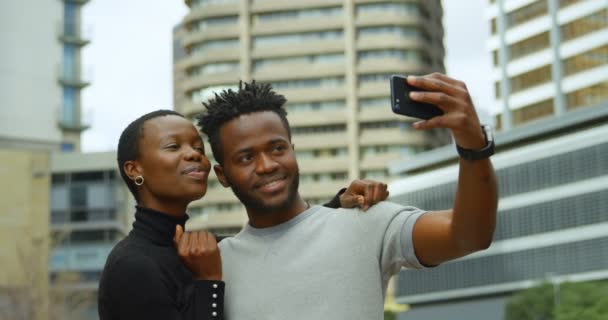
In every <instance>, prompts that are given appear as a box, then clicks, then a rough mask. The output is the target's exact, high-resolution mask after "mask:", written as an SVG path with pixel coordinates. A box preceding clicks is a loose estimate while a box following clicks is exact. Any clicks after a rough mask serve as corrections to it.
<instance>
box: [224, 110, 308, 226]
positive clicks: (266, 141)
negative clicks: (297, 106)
mask: <svg viewBox="0 0 608 320" xmlns="http://www.w3.org/2000/svg"><path fill="white" fill-rule="evenodd" d="M220 143H221V145H222V147H221V150H222V155H223V159H224V161H223V164H222V165H221V166H220V165H216V167H215V171H216V174H217V176H218V178H219V179H220V181H221V182H222V184H223V185H224V186H226V187H227V186H230V187H231V188H232V191H233V192H234V194H235V195H236V196H237V198H239V200H240V201H241V202H242V203H243V205H245V207H246V208H247V209H248V211H250V212H251V211H253V212H256V213H257V214H269V213H273V212H279V211H283V210H286V209H288V208H290V206H292V205H294V203H295V200H296V198H297V194H298V182H299V176H298V163H297V161H296V158H295V155H294V151H293V146H292V145H291V141H290V140H289V134H288V132H287V129H286V128H285V126H284V125H283V122H282V121H281V118H280V117H279V116H278V115H277V114H275V113H274V112H270V111H264V112H254V113H250V114H245V115H242V116H240V117H238V118H235V119H233V120H231V121H229V122H227V123H226V124H224V125H223V126H222V127H221V128H220Z"/></svg>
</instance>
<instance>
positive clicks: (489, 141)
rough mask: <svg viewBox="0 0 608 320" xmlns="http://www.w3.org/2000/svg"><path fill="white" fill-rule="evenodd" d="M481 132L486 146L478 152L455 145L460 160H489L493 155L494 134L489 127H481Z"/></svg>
mask: <svg viewBox="0 0 608 320" xmlns="http://www.w3.org/2000/svg"><path fill="white" fill-rule="evenodd" d="M481 131H482V132H483V137H484V139H485V141H486V145H485V146H484V147H483V148H481V149H479V150H471V149H465V148H462V147H460V146H459V145H456V150H457V151H458V154H459V155H460V157H461V158H463V159H465V160H481V159H486V158H489V157H490V156H491V155H493V154H494V134H493V131H492V127H491V126H489V125H482V126H481Z"/></svg>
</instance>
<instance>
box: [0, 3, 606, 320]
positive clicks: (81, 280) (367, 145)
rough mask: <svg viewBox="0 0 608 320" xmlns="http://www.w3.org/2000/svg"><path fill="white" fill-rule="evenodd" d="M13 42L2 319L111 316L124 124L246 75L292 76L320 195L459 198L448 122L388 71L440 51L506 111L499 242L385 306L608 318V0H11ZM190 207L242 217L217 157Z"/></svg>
mask: <svg viewBox="0 0 608 320" xmlns="http://www.w3.org/2000/svg"><path fill="white" fill-rule="evenodd" d="M0 43H1V45H2V47H1V50H0V186H1V190H2V193H0V319H2V320H4V319H98V316H97V302H96V299H97V296H96V295H97V286H98V281H99V276H100V274H101V271H102V269H103V266H104V263H105V259H106V257H107V255H108V253H109V252H110V250H111V248H112V247H113V246H114V245H115V244H116V243H117V242H118V241H119V240H120V239H122V238H123V237H124V236H125V235H126V234H127V233H128V232H129V230H130V228H131V223H132V221H133V212H134V209H133V206H134V201H133V199H132V198H131V196H130V194H129V192H128V190H127V188H126V187H125V185H124V184H123V182H122V181H121V178H120V174H119V173H118V171H117V165H116V154H115V147H116V145H117V141H118V136H119V135H120V132H121V131H122V129H123V128H124V127H125V126H126V125H127V124H128V123H129V122H131V121H132V120H134V119H135V118H137V117H138V116H140V115H142V114H144V113H146V112H149V111H153V110H156V109H161V108H162V109H174V110H176V111H178V112H181V113H183V114H184V115H186V116H187V117H190V118H192V117H194V116H195V115H196V114H198V113H199V112H201V111H202V105H201V102H202V101H204V100H206V99H207V98H209V97H210V96H211V95H212V94H213V92H215V91H218V90H221V89H224V88H233V87H235V86H236V85H237V84H238V81H239V80H247V81H249V80H251V79H256V80H257V81H263V82H271V83H272V84H273V85H274V87H275V88H276V90H277V91H278V92H279V93H282V94H284V95H285V96H286V97H287V99H288V103H287V106H286V108H287V110H288V113H289V115H288V118H289V121H290V123H291V126H292V131H293V141H294V143H295V145H296V147H297V148H296V152H297V157H298V160H299V164H300V170H301V187H300V190H301V193H302V194H303V195H304V196H305V198H306V199H307V200H308V201H310V202H312V203H322V202H324V201H326V200H328V199H329V198H331V197H332V196H333V195H334V194H335V192H336V191H337V190H339V189H340V188H342V187H345V186H347V185H348V184H349V182H350V181H351V180H353V179H375V180H380V181H384V182H387V183H389V184H390V192H391V199H390V200H392V201H395V202H399V203H402V204H408V205H415V206H418V207H421V208H424V209H429V210H436V209H445V208H449V207H451V206H452V201H453V197H454V194H453V193H454V190H455V183H456V180H457V174H458V170H457V169H458V168H457V166H456V164H457V160H458V158H457V155H456V152H455V147H454V146H453V144H452V142H451V137H450V134H449V132H447V131H442V130H434V131H430V132H417V131H414V130H412V129H411V123H412V122H413V121H415V119H412V118H407V117H402V116H396V115H394V114H393V113H392V112H391V110H390V102H389V94H390V92H389V84H388V77H389V76H390V75H391V74H404V75H407V74H426V73H431V72H443V73H447V74H448V75H449V76H451V77H453V78H456V79H459V80H463V81H465V82H466V83H467V85H468V88H469V90H470V92H471V95H472V97H473V100H474V103H475V105H476V107H477V109H478V113H479V114H480V117H481V119H482V121H483V122H485V123H490V124H493V125H494V126H495V127H496V129H497V135H496V144H497V154H496V155H495V156H494V157H493V163H494V166H495V168H496V171H497V175H498V178H499V189H500V203H499V216H498V225H497V229H496V232H495V235H494V242H493V244H492V246H491V247H490V248H489V249H488V250H485V251H483V252H479V253H476V254H473V255H470V256H467V257H465V258H462V259H458V260H455V261H453V262H450V263H446V264H445V265H442V266H439V267H437V268H433V269H430V270H425V271H411V270H403V271H401V272H400V274H399V275H398V276H397V277H394V279H393V281H392V282H391V286H390V289H389V293H388V296H387V304H386V310H387V311H386V313H385V316H386V318H387V319H388V318H390V319H448V318H449V319H453V320H454V319H484V320H485V319H489V320H494V319H496V320H503V319H507V320H513V319H557V318H559V319H608V298H607V297H608V285H607V284H606V280H607V279H608V0H475V1H455V0H444V1H439V0H290V1H283V0H189V1H188V0H186V1H154V2H152V1H144V0H130V1H120V0H93V1H89V0H46V1H34V0H21V1H3V2H1V3H0ZM206 149H207V150H210V148H208V146H207V148H206ZM209 156H211V155H209ZM189 214H190V216H191V219H190V221H189V222H188V223H189V225H188V228H191V229H200V228H204V229H209V230H212V231H213V232H216V233H218V234H234V233H236V232H238V231H239V230H240V228H241V227H242V226H243V224H244V223H246V215H245V212H244V209H243V207H242V206H241V205H240V203H239V202H238V201H237V200H236V198H235V197H234V196H233V194H232V193H231V192H230V190H228V189H224V188H223V187H222V186H221V185H220V184H219V183H218V181H217V179H216V178H215V176H214V175H211V177H210V181H209V189H208V192H207V195H206V196H205V197H204V198H203V199H202V200H199V201H196V202H194V203H193V204H192V206H191V207H190V208H189ZM125 285H128V284H125ZM583 292H584V293H583ZM602 312H604V313H602Z"/></svg>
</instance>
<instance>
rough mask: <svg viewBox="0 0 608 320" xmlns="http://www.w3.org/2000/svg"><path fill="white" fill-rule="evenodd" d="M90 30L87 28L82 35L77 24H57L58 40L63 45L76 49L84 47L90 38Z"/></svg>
mask: <svg viewBox="0 0 608 320" xmlns="http://www.w3.org/2000/svg"><path fill="white" fill-rule="evenodd" d="M91 30H92V29H91V28H90V27H88V29H87V32H86V34H83V33H82V32H81V30H80V24H78V23H67V22H63V23H59V24H58V25H57V34H58V38H59V40H60V41H61V42H63V43H69V44H73V45H75V46H78V47H84V46H86V45H87V44H89V42H91V41H90V40H89V39H91V38H92V32H91Z"/></svg>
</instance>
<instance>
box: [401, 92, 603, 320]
mask: <svg viewBox="0 0 608 320" xmlns="http://www.w3.org/2000/svg"><path fill="white" fill-rule="evenodd" d="M496 150H497V153H496V155H494V156H493V157H492V163H493V165H494V168H495V170H496V176H497V179H498V190H499V203H498V216H497V222H496V230H495V232H494V239H493V242H492V245H491V246H490V247H489V248H488V249H486V250H484V251H480V252H476V253H474V254H471V255H469V256H466V257H463V258H460V259H457V260H454V261H449V262H447V263H444V264H442V265H440V266H437V267H435V268H431V269H429V270H422V271H421V270H402V271H401V272H400V273H399V277H398V285H397V289H396V301H397V302H400V303H407V304H410V306H411V309H410V311H408V312H407V313H405V314H403V317H402V319H448V318H449V319H454V320H465V319H466V320H468V319H484V320H503V319H505V317H504V314H505V307H506V304H507V301H508V299H509V297H510V296H511V294H513V293H514V292H517V291H518V290H522V289H526V288H529V287H532V286H537V285H540V284H541V283H543V282H551V283H553V286H554V288H555V289H556V290H555V291H554V293H553V294H554V296H553V297H552V298H554V299H557V300H558V301H559V299H560V292H559V286H560V284H561V283H562V282H565V281H569V282H582V281H598V280H601V281H605V280H606V279H608V231H607V230H608V101H604V102H602V103H600V104H599V105H596V106H595V107H589V108H580V109H577V110H572V111H569V113H568V114H566V115H562V116H556V117H550V118H545V119H540V120H538V121H536V122H535V123H533V124H532V123H528V124H524V125H522V126H520V127H517V128H514V129H512V130H508V131H504V132H500V133H499V134H497V135H496ZM457 159H458V156H457V153H456V150H454V148H453V147H452V146H449V147H444V148H439V149H435V150H432V151H429V152H428V154H420V155H417V156H415V157H414V158H413V159H409V160H407V161H399V162H396V163H395V164H394V166H393V167H392V168H391V169H393V170H395V171H396V172H401V173H407V176H408V177H407V178H404V179H403V180H398V181H395V182H394V183H393V184H391V185H390V192H391V199H390V200H391V201H395V202H399V203H402V204H408V205H414V206H418V207H421V208H424V209H427V210H440V209H444V208H449V207H451V206H452V204H453V201H454V193H455V190H456V183H457V178H458V165H457V164H456V163H457ZM446 163H448V164H450V163H451V164H450V165H446ZM400 319H401V317H400Z"/></svg>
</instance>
